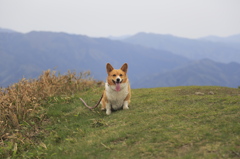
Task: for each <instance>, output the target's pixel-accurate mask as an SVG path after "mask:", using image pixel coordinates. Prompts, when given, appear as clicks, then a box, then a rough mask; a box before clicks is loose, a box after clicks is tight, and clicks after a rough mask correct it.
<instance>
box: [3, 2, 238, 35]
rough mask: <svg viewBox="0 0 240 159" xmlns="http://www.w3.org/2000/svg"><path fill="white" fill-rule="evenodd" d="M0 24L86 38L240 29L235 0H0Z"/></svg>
mask: <svg viewBox="0 0 240 159" xmlns="http://www.w3.org/2000/svg"><path fill="white" fill-rule="evenodd" d="M0 28H6V29H12V30H15V31H18V32H22V33H27V32H30V31H53V32H66V33H70V34H81V35H87V36H90V37H108V36H123V35H133V34H136V33H138V32H151V33H157V34H172V35H175V36H180V37H186V38H200V37H205V36H209V35H215V36H221V37H226V36H230V35H234V34H240V0H0Z"/></svg>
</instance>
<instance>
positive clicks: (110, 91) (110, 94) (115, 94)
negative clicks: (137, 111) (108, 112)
mask: <svg viewBox="0 0 240 159" xmlns="http://www.w3.org/2000/svg"><path fill="white" fill-rule="evenodd" d="M120 86H121V90H120V91H116V86H115V85H112V86H111V85H108V83H105V89H106V95H107V99H108V102H109V104H110V105H111V107H112V109H114V110H117V109H120V108H121V107H123V104H124V99H125V98H126V97H127V95H128V93H129V92H128V82H127V83H121V85H120Z"/></svg>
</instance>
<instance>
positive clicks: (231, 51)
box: [122, 33, 240, 63]
mask: <svg viewBox="0 0 240 159" xmlns="http://www.w3.org/2000/svg"><path fill="white" fill-rule="evenodd" d="M207 39H210V40H207ZM213 39H215V40H213ZM216 39H218V40H216ZM219 39H221V38H216V37H209V38H205V39H204V38H202V39H187V38H180V37H175V36H172V35H161V34H153V33H138V34H136V35H133V36H131V37H129V38H126V39H124V40H122V41H124V42H126V43H130V44H137V45H142V46H146V47H149V48H155V49H159V50H167V51H170V52H172V53H174V54H178V55H181V56H185V57H187V58H189V59H192V60H200V59H204V58H208V59H212V60H214V61H219V62H224V63H229V62H240V43H239V41H240V36H239V35H236V36H231V37H228V38H226V39H225V40H219ZM220 41H221V42H220ZM222 41H228V43H223V42H222ZM233 41H234V43H233Z"/></svg>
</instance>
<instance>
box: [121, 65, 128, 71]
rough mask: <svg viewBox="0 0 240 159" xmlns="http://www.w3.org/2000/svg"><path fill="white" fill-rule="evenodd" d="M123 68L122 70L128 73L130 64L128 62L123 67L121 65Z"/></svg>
mask: <svg viewBox="0 0 240 159" xmlns="http://www.w3.org/2000/svg"><path fill="white" fill-rule="evenodd" d="M121 70H122V71H123V72H126V73H127V70H128V64H127V63H125V64H123V65H122V67H121Z"/></svg>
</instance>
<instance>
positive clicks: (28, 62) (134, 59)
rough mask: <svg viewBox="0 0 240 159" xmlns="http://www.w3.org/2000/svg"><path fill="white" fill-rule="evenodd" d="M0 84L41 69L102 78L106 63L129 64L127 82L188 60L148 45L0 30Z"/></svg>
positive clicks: (33, 73) (56, 34)
mask: <svg viewBox="0 0 240 159" xmlns="http://www.w3.org/2000/svg"><path fill="white" fill-rule="evenodd" d="M0 57H1V58H0V68H1V70H0V86H6V85H9V84H11V83H13V82H17V80H19V79H20V78H22V77H23V76H24V77H26V78H30V77H31V78H35V77H37V76H38V75H40V73H41V72H42V71H43V70H47V69H53V68H55V67H56V68H57V69H56V70H58V71H60V72H61V73H64V72H67V70H69V69H70V70H76V71H77V72H79V71H86V70H91V72H92V75H93V76H94V78H96V79H100V80H105V78H106V69H105V65H106V63H107V62H110V63H111V64H113V66H114V67H116V68H119V67H121V65H122V64H123V63H124V62H127V63H128V64H129V76H130V78H131V83H135V82H136V81H137V80H138V79H141V78H142V77H144V76H146V75H150V74H154V73H159V72H163V71H167V70H171V69H173V68H176V67H178V66H180V65H182V64H185V63H186V62H189V60H188V59H187V58H185V57H181V56H179V55H175V54H172V53H170V52H168V51H161V50H156V49H152V48H146V47H141V46H134V45H131V44H127V43H123V42H120V41H112V40H109V39H104V38H90V37H87V36H81V35H71V34H66V33H53V32H30V33H27V34H21V33H0Z"/></svg>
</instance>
